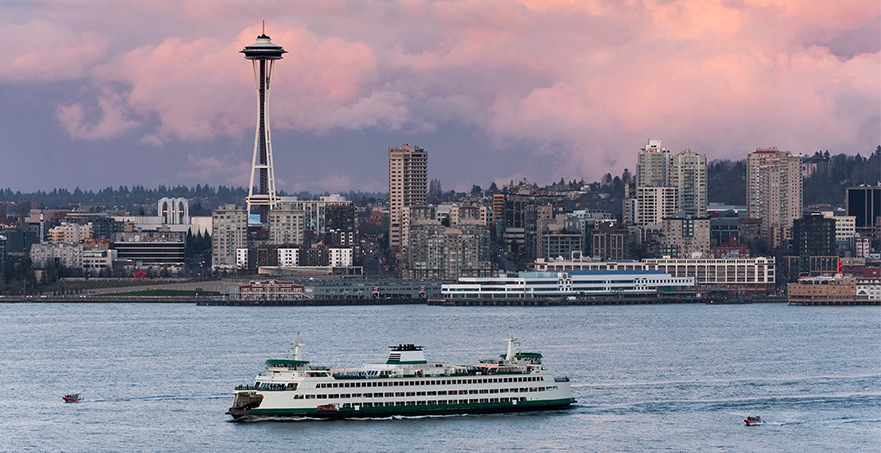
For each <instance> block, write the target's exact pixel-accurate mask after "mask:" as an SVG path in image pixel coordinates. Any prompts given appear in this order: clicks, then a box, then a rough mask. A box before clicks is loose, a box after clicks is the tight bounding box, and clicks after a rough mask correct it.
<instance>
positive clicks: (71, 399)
mask: <svg viewBox="0 0 881 453" xmlns="http://www.w3.org/2000/svg"><path fill="white" fill-rule="evenodd" d="M61 399H63V400H64V402H65V403H79V402H80V401H81V400H82V398H80V394H79V393H71V394H70V395H64V396H62V397H61Z"/></svg>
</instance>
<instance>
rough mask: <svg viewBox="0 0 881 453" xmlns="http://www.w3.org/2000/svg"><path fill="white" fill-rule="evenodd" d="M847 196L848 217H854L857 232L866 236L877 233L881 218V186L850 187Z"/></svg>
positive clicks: (846, 208)
mask: <svg viewBox="0 0 881 453" xmlns="http://www.w3.org/2000/svg"><path fill="white" fill-rule="evenodd" d="M845 190H846V195H845V210H846V211H847V215H849V216H854V221H855V223H856V229H857V231H858V232H859V233H860V234H862V235H865V236H872V235H874V233H875V226H876V225H877V224H878V219H879V218H881V186H862V187H848V188H847V189H845Z"/></svg>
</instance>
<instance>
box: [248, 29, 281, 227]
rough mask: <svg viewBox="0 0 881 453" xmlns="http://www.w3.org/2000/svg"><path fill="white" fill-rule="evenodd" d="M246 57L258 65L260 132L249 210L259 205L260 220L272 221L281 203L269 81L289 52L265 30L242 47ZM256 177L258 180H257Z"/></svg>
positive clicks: (249, 191) (252, 173)
mask: <svg viewBox="0 0 881 453" xmlns="http://www.w3.org/2000/svg"><path fill="white" fill-rule="evenodd" d="M241 53H243V54H245V59H247V60H251V63H252V65H253V67H254V82H255V85H256V88H257V131H256V133H255V135H254V157H253V158H252V160H251V183H250V184H249V186H248V198H247V200H246V201H247V204H248V212H249V213H250V212H251V207H252V206H257V207H258V209H259V212H260V222H262V223H266V222H268V220H269V210H270V209H272V208H274V207H275V205H276V203H277V202H278V198H277V196H276V194H275V171H274V170H273V167H272V140H271V135H270V133H269V86H270V85H269V82H270V80H271V78H272V66H273V63H274V62H275V60H281V58H282V56H283V55H284V54H286V53H287V51H286V50H284V49H282V47H281V46H278V45H275V44H273V43H272V42H271V41H270V40H269V36H266V33H265V26H264V32H263V33H262V34H261V35H260V36H258V37H257V42H255V43H254V44H251V45H250V46H247V47H245V48H244V49H242V50H241ZM255 179H256V180H257V181H255Z"/></svg>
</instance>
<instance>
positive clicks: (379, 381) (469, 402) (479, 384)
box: [226, 335, 575, 421]
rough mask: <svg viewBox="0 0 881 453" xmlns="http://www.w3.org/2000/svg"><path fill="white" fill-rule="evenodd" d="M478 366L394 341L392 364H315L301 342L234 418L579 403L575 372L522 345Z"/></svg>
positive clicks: (249, 388) (275, 364) (244, 395)
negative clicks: (430, 356)
mask: <svg viewBox="0 0 881 453" xmlns="http://www.w3.org/2000/svg"><path fill="white" fill-rule="evenodd" d="M506 341H507V342H508V349H507V353H506V354H502V355H500V356H499V359H498V360H484V361H480V363H477V364H474V365H450V364H446V363H441V362H428V361H426V360H425V353H424V351H423V347H422V346H417V345H414V344H399V345H397V346H391V347H390V348H391V351H390V352H389V356H388V360H386V362H385V363H376V364H365V365H362V366H361V367H360V368H348V369H331V368H326V367H318V366H314V367H313V366H311V365H310V364H309V362H308V361H306V360H303V359H302V357H301V346H304V345H303V344H301V343H300V341H299V335H298V336H297V340H296V341H295V342H294V343H293V351H292V355H293V359H269V360H267V361H266V372H265V374H260V375H258V376H257V378H256V379H255V381H254V384H253V385H242V386H238V387H236V389H235V395H234V400H233V404H232V407H230V408H229V410H228V411H227V412H226V413H227V414H228V415H231V416H232V417H233V420H237V421H244V420H258V419H267V418H269V419H277V418H321V419H323V418H356V417H389V416H417V415H450V414H482V413H502V412H522V411H539V410H555V409H565V408H567V407H569V406H570V405H571V404H573V403H574V402H575V399H574V398H572V390H571V388H570V382H569V378H568V377H555V376H554V375H553V374H552V373H551V372H550V371H548V370H547V369H545V368H544V367H543V366H542V363H541V359H542V355H541V354H540V353H537V352H520V351H519V350H516V349H515V345H514V342H515V341H516V338H514V337H513V336H509V337H508V338H507V339H506Z"/></svg>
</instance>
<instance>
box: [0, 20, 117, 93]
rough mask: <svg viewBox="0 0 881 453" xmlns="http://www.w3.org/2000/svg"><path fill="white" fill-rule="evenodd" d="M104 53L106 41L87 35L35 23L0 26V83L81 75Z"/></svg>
mask: <svg viewBox="0 0 881 453" xmlns="http://www.w3.org/2000/svg"><path fill="white" fill-rule="evenodd" d="M106 50H107V40H106V39H105V38H103V37H102V36H100V35H98V34H97V33H94V32H91V31H83V32H78V31H76V30H74V29H73V28H72V27H71V26H70V25H68V24H63V23H52V22H49V21H47V20H43V19H35V20H32V21H29V22H27V23H22V24H14V23H8V22H7V23H3V22H0V79H11V80H30V81H33V80H40V81H44V80H56V79H73V78H79V77H82V76H83V75H85V73H86V72H87V69H88V68H89V67H90V65H91V64H93V63H94V61H95V60H96V59H98V58H100V57H102V56H103V55H104V54H105V52H106Z"/></svg>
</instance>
